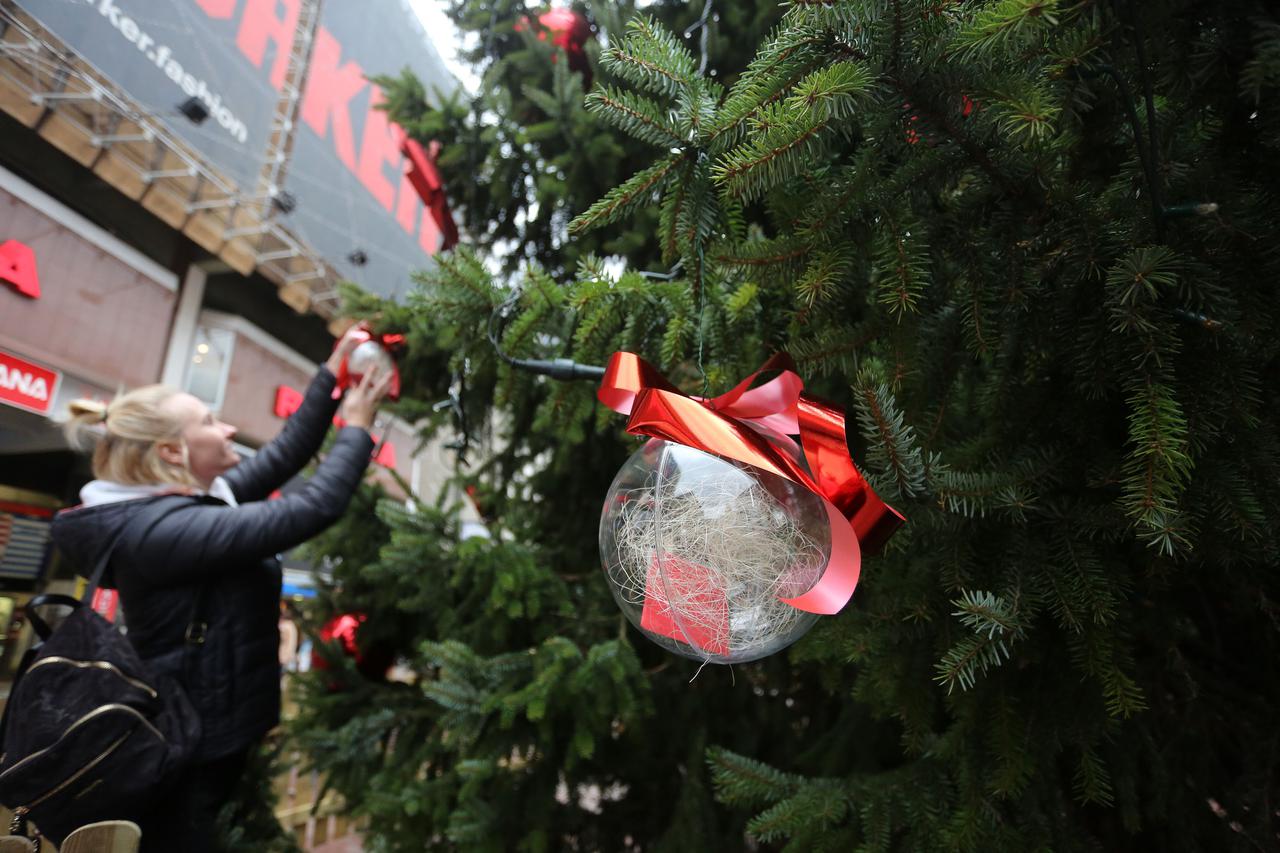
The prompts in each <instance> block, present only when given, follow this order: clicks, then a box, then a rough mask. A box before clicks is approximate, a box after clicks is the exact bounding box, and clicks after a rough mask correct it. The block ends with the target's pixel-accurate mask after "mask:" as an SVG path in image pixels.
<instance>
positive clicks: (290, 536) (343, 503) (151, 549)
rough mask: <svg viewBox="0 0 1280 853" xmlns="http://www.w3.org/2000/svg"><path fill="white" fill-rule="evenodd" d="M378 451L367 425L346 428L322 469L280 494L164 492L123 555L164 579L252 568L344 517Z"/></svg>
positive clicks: (156, 580)
mask: <svg viewBox="0 0 1280 853" xmlns="http://www.w3.org/2000/svg"><path fill="white" fill-rule="evenodd" d="M372 450H373V439H372V438H370V437H369V433H368V432H367V431H366V430H364V429H363V428H360V427H354V426H349V427H344V428H343V429H342V430H341V431H340V432H339V433H338V440H337V442H336V443H335V444H334V446H333V449H332V450H330V451H329V453H328V454H327V455H326V456H325V459H324V461H323V462H321V463H320V465H319V467H318V468H317V470H316V473H315V476H313V477H312V478H311V479H310V480H308V481H307V482H306V484H305V485H304V486H303V487H302V488H300V489H298V490H297V491H295V492H292V493H291V494H289V495H285V496H284V497H281V498H279V499H278V500H273V501H256V502H254V503H249V504H245V505H244V506H239V507H229V506H226V505H225V504H223V503H222V502H220V501H217V500H216V499H213V498H204V499H202V500H200V501H198V502H192V501H191V500H190V498H161V499H159V500H158V501H157V502H156V504H157V505H156V511H155V512H154V513H148V514H146V515H144V516H143V517H142V518H139V519H138V522H141V523H135V524H134V525H132V526H133V527H134V528H135V529H133V530H131V531H130V532H129V533H127V534H126V536H125V538H124V541H123V542H122V543H121V551H123V553H122V554H121V558H122V559H124V560H125V561H127V562H128V563H130V564H131V565H133V566H135V567H136V570H137V572H138V573H139V574H140V575H142V576H143V577H144V578H146V580H147V581H149V582H151V583H153V584H157V585H171V584H181V583H191V582H193V581H197V580H200V579H202V578H204V577H205V576H207V575H208V574H210V573H211V572H213V571H214V570H219V569H220V570H226V569H227V568H228V567H230V568H236V567H239V566H244V567H246V568H248V567H252V566H254V565H256V562H257V561H258V560H260V559H262V558H264V557H268V556H270V555H272V554H276V553H278V552H280V551H285V550H288V549H289V548H293V547H294V546H297V545H300V544H302V543H303V542H305V541H306V540H307V539H310V538H311V537H312V536H315V535H316V534H317V533H319V532H320V531H322V530H324V529H325V528H326V527H328V526H329V525H330V524H333V522H335V521H337V520H338V518H339V517H340V516H341V515H342V513H343V512H344V511H346V508H347V504H348V503H349V502H350V500H351V495H352V494H353V493H354V492H355V490H356V487H357V486H359V484H360V479H361V477H362V476H363V474H364V470H365V468H366V467H367V466H368V464H369V454H370V453H371V452H372ZM174 504H176V506H174Z"/></svg>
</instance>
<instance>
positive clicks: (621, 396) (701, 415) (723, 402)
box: [597, 352, 905, 614]
mask: <svg viewBox="0 0 1280 853" xmlns="http://www.w3.org/2000/svg"><path fill="white" fill-rule="evenodd" d="M772 370H779V371H781V372H780V373H779V375H778V376H777V377H775V378H774V379H772V380H770V381H769V382H766V383H765V384H764V385H761V386H760V387H758V388H752V387H751V385H752V383H754V382H755V380H756V379H757V378H758V377H759V376H760V374H762V373H765V372H768V371H772ZM803 389H804V382H803V381H801V379H800V376H799V375H798V374H797V373H796V371H795V363H794V362H793V361H792V360H791V357H790V356H788V355H786V354H785V353H779V354H778V355H775V356H773V357H772V358H770V359H769V360H768V361H766V362H765V363H764V364H763V365H762V366H761V367H760V369H759V370H757V371H756V372H755V373H753V374H751V375H750V376H748V377H747V378H746V379H744V380H742V382H740V383H738V385H737V386H736V387H734V388H733V390H731V391H729V392H728V393H725V394H722V395H720V396H719V397H716V398H714V399H709V400H708V399H701V398H697V397H691V396H689V395H686V394H684V393H682V392H681V391H680V390H679V389H678V388H676V387H675V386H674V385H672V384H671V382H669V381H668V380H667V378H666V377H665V376H663V375H662V374H661V373H660V372H659V371H658V370H657V369H656V368H654V367H653V365H651V364H649V363H648V362H647V361H645V360H644V359H642V358H640V357H639V356H638V355H635V354H634V353H629V352H616V353H614V354H613V356H612V358H610V359H609V366H608V368H607V369H606V370H605V376H604V379H603V380H602V381H601V383H600V389H599V391H598V392H597V396H598V397H599V399H600V402H602V403H604V404H605V405H606V406H608V407H609V408H611V409H613V410H614V411H616V412H619V413H621V414H624V415H628V416H629V418H630V419H629V420H628V422H627V432H630V433H632V434H633V435H647V436H650V437H653V438H661V439H665V440H667V441H673V442H676V443H677V444H682V445H685V446H686V447H692V448H695V449H697V450H702V451H704V452H707V453H712V454H715V455H716V456H721V457H724V458H726V459H733V460H736V461H739V462H743V463H746V464H747V465H752V466H755V467H756V468H759V469H761V470H763V471H768V472H769V473H771V474H776V475H778V476H780V477H785V478H786V479H788V480H791V481H793V482H795V483H799V484H800V485H802V486H804V487H805V488H806V489H808V490H809V491H811V492H813V493H814V494H816V495H817V496H818V497H820V498H821V499H822V501H823V504H824V505H825V506H826V508H827V515H828V517H829V519H830V521H831V560H830V562H829V563H828V564H827V568H826V571H824V572H823V575H822V577H821V578H820V579H819V580H818V582H817V583H816V584H814V586H813V587H812V588H811V589H810V590H809V591H808V592H805V593H803V594H802V595H800V596H797V597H796V598H788V599H783V601H785V602H786V603H788V604H790V605H791V606H793V607H796V608H798V609H800V610H805V611H808V612H810V613H822V614H832V613H838V612H839V611H840V609H841V608H843V607H844V606H845V604H847V603H848V601H849V598H850V596H852V595H853V590H854V588H855V587H856V586H857V583H858V575H859V572H860V570H861V562H862V560H861V554H862V552H864V551H865V552H866V553H868V554H873V553H875V552H877V551H879V550H880V549H881V548H882V547H883V546H884V544H885V543H886V542H887V541H888V540H889V537H890V536H892V535H893V532H894V531H895V530H897V529H898V527H900V526H901V525H902V523H903V521H904V520H905V519H904V518H903V517H902V515H901V513H899V512H898V511H897V510H895V509H894V508H893V507H891V506H889V505H888V504H886V503H885V502H884V501H882V500H881V499H880V497H879V496H878V495H877V494H876V493H875V492H874V491H872V489H871V486H870V485H868V484H867V481H866V480H865V479H863V477H862V475H861V474H860V473H858V469H857V467H856V466H855V465H854V464H853V459H852V458H850V456H849V451H848V449H847V446H846V444H845V416H844V412H842V411H840V409H838V408H837V407H835V406H833V405H831V404H829V403H825V402H822V401H820V400H817V399H816V398H813V397H809V396H808V395H806V394H805V393H804V391H803ZM751 425H756V426H760V427H764V428H766V429H768V430H772V431H773V432H776V433H781V434H784V435H799V436H800V446H801V447H802V448H803V449H804V456H805V461H806V462H807V463H808V465H809V470H805V468H804V466H803V465H801V464H800V463H799V462H797V461H796V459H795V458H793V457H792V456H791V455H790V454H788V453H784V452H782V451H781V450H779V449H778V448H777V447H775V446H774V445H773V444H772V443H771V442H770V441H769V440H768V439H767V438H766V437H765V436H764V435H763V434H762V433H761V432H759V431H758V430H757V429H755V428H754V427H753V426H751Z"/></svg>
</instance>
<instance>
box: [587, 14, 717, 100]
mask: <svg viewBox="0 0 1280 853" xmlns="http://www.w3.org/2000/svg"><path fill="white" fill-rule="evenodd" d="M600 63H601V65H603V66H604V67H605V68H607V69H608V70H609V71H611V72H613V73H614V74H617V75H618V76H619V77H622V78H623V79H624V80H628V81H630V82H631V83H633V84H635V85H637V86H642V87H644V88H646V89H649V90H650V91H652V92H655V93H657V94H662V95H667V96H669V97H675V96H676V95H678V94H679V93H680V91H681V89H682V88H683V87H685V86H688V85H690V84H691V83H692V82H693V80H694V78H695V76H696V74H697V67H698V65H697V60H696V59H694V56H693V54H692V53H690V52H689V51H688V50H687V49H686V48H685V46H684V45H682V44H680V43H679V42H678V41H676V39H675V37H674V36H672V35H671V33H669V32H668V31H667V30H666V29H664V28H663V27H662V26H660V25H659V24H658V23H657V22H656V21H654V19H653V18H651V17H648V16H639V17H636V18H633V19H632V20H631V21H630V22H629V23H628V24H627V35H626V37H625V38H623V40H622V42H621V44H619V45H618V46H617V47H611V48H609V49H608V50H606V51H604V53H602V54H601V55H600Z"/></svg>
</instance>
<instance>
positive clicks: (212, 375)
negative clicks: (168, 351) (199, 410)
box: [183, 326, 236, 412]
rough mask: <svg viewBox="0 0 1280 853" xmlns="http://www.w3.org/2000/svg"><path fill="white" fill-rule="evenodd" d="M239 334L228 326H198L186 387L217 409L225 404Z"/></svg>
mask: <svg viewBox="0 0 1280 853" xmlns="http://www.w3.org/2000/svg"><path fill="white" fill-rule="evenodd" d="M235 343H236V334H235V332H232V331H230V330H228V329H219V328H216V327H213V326H197V327H196V334H195V343H194V345H193V346H192V349H191V360H190V361H189V362H188V363H187V379H186V382H185V383H184V384H183V388H184V390H186V391H188V392H189V393H191V394H194V395H195V396H196V397H199V398H200V399H201V400H203V401H204V402H205V403H206V404H207V405H208V406H209V408H210V409H213V410H214V411H215V412H216V411H218V410H219V409H221V408H222V398H223V396H224V395H225V394H226V391H227V374H228V372H229V371H230V370H231V354H232V351H233V350H234V349H235Z"/></svg>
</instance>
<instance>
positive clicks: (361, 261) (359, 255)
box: [347, 249, 369, 267]
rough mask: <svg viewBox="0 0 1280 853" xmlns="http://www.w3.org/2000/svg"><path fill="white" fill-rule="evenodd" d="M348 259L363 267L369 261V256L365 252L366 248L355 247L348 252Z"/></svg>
mask: <svg viewBox="0 0 1280 853" xmlns="http://www.w3.org/2000/svg"><path fill="white" fill-rule="evenodd" d="M347 260H348V261H350V262H351V263H352V264H353V265H354V266H357V267H362V266H364V265H365V264H367V263H368V262H369V256H368V255H366V254H365V253H364V249H355V250H354V251H351V252H348V253H347Z"/></svg>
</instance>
